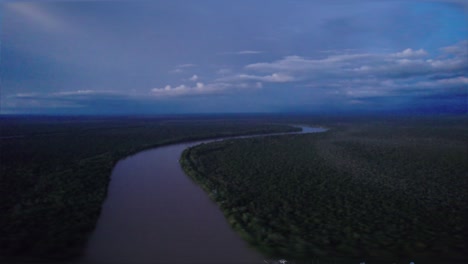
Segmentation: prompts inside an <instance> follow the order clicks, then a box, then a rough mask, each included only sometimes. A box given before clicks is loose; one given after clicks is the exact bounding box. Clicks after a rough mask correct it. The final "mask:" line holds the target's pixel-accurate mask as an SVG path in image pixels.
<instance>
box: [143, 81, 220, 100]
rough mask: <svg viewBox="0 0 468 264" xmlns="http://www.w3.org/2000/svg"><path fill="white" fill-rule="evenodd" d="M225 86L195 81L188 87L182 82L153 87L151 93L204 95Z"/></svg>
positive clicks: (168, 95)
mask: <svg viewBox="0 0 468 264" xmlns="http://www.w3.org/2000/svg"><path fill="white" fill-rule="evenodd" d="M226 88H227V86H226V85H225V84H210V85H205V84H203V83H201V82H197V83H196V85H195V86H193V87H190V86H186V85H184V84H182V85H179V86H176V87H172V86H170V85H166V86H165V87H164V88H153V89H151V94H152V95H153V96H155V97H177V96H184V95H206V94H214V93H219V92H221V91H223V90H225V89H226Z"/></svg>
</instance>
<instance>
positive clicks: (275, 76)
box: [234, 73, 296, 83]
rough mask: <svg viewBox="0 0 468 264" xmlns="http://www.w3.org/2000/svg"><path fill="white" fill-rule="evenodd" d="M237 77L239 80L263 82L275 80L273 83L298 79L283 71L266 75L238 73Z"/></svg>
mask: <svg viewBox="0 0 468 264" xmlns="http://www.w3.org/2000/svg"><path fill="white" fill-rule="evenodd" d="M235 78H238V79H239V80H253V81H262V82H273V83H283V82H292V81H295V80H296V79H295V78H294V77H292V76H289V75H287V74H283V73H273V74H271V75H266V76H257V75H248V74H240V75H237V76H236V77H234V79H235Z"/></svg>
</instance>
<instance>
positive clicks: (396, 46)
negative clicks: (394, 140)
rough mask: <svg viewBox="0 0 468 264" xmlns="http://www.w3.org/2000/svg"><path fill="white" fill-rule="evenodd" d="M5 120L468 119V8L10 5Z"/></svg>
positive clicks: (256, 0)
mask: <svg viewBox="0 0 468 264" xmlns="http://www.w3.org/2000/svg"><path fill="white" fill-rule="evenodd" d="M0 21H1V22H0V27H1V38H0V40H1V53H0V55H1V57H0V67H1V83H0V84H1V87H0V92H1V94H0V96H1V97H0V103H1V104H0V113H1V114H15V113H22V114H179V113H242V112H310V113H332V112H338V113H342V112H353V111H354V112H381V111H390V112H391V111H398V112H401V111H403V112H405V111H419V112H420V111H423V112H466V107H467V98H468V91H467V89H468V51H467V49H468V22H467V21H468V4H466V3H464V1H457V0H453V1H449V0H447V1H442V0H440V1H423V0H414V1H394V0H387V1H386V0H377V1H367V0H348V1H344V0H343V1H340V0H331V1H306V0H276V1H267V0H248V1H247V0H238V1H219V0H200V1H186V0H172V1H34V2H28V1H7V2H2V3H0Z"/></svg>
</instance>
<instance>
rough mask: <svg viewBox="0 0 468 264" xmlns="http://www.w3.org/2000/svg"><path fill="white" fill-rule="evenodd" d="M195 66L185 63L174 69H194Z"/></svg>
mask: <svg viewBox="0 0 468 264" xmlns="http://www.w3.org/2000/svg"><path fill="white" fill-rule="evenodd" d="M195 66H197V65H196V64H192V63H185V64H179V65H177V67H176V68H190V67H195Z"/></svg>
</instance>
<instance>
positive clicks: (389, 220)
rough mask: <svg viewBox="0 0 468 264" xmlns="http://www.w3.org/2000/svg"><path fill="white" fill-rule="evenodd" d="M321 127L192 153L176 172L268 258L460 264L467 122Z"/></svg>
mask: <svg viewBox="0 0 468 264" xmlns="http://www.w3.org/2000/svg"><path fill="white" fill-rule="evenodd" d="M328 126H329V127H330V128H332V129H331V130H329V131H328V132H326V133H318V134H303V135H284V136H271V137H262V138H251V139H242V140H228V141H224V142H214V143H209V144H203V145H200V146H195V147H192V148H190V149H187V150H186V151H184V153H183V154H182V159H181V164H182V166H183V168H184V170H185V172H186V173H187V174H188V175H190V176H191V177H192V178H193V179H194V181H195V182H197V183H198V184H199V185H201V186H202V187H203V189H204V190H205V191H206V192H207V193H208V194H209V196H210V197H211V199H213V200H214V201H216V202H217V204H218V205H219V207H220V208H221V209H222V211H223V212H224V214H225V216H226V218H227V220H228V221H229V223H230V224H231V226H232V227H233V228H234V229H235V230H236V231H237V232H238V233H240V234H241V236H242V237H243V238H244V239H246V240H247V241H248V242H249V243H250V244H251V245H252V246H254V247H256V248H257V249H259V250H261V251H262V252H263V253H264V254H266V255H268V256H271V257H282V258H285V259H296V260H302V261H304V263H308V262H307V261H312V260H316V259H317V258H319V259H323V260H325V261H326V260H330V259H354V258H355V262H356V263H359V262H357V261H360V260H363V259H368V260H370V262H371V261H374V262H375V263H393V262H399V261H402V260H404V261H407V263H409V261H410V260H413V261H415V260H416V262H415V263H467V262H464V261H467V260H468V256H467V253H466V252H468V244H467V240H466V238H467V237H468V232H467V231H468V229H467V223H468V192H467V190H468V148H467V142H468V140H467V139H468V138H467V137H468V126H467V122H466V119H463V118H461V119H459V120H456V119H450V118H447V119H444V118H434V119H428V118H425V119H424V118H421V119H414V118H413V119H401V120H398V119H383V120H374V121H372V122H371V121H370V120H368V121H367V122H365V121H364V120H362V119H361V120H354V121H346V120H340V121H337V120H335V122H328ZM457 261H459V262H457ZM311 263H315V262H311ZM325 263H326V262H325ZM353 263H354V262H353ZM405 263H406V262H405Z"/></svg>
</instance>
